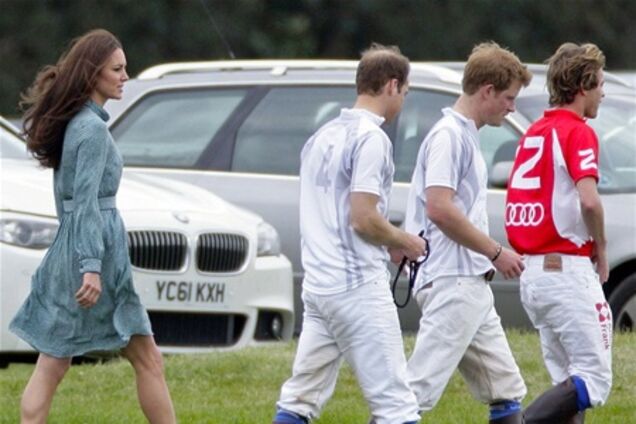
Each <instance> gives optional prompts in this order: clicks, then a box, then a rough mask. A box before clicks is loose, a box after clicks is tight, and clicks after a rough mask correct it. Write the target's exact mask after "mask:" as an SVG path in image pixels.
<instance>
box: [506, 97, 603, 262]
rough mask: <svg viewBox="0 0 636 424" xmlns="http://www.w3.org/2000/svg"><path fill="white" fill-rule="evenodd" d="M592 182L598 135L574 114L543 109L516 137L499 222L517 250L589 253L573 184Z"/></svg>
mask: <svg viewBox="0 0 636 424" xmlns="http://www.w3.org/2000/svg"><path fill="white" fill-rule="evenodd" d="M584 177H593V178H595V179H596V180H597V181H598V138H597V137H596V134H595V133H594V130H593V129H592V128H591V127H590V126H588V125H587V124H586V123H585V120H583V118H581V117H580V116H579V115H577V114H576V113H574V112H572V111H569V110H566V109H553V110H547V111H545V113H544V115H543V117H542V118H541V119H539V120H538V121H537V122H535V123H534V124H532V126H531V127H530V128H529V129H528V131H527V132H526V134H525V135H524V136H523V137H522V138H521V141H520V142H519V146H518V148H517V155H516V157H515V162H514V166H513V168H512V172H511V174H510V179H509V181H508V194H507V197H506V213H505V226H506V233H507V235H508V241H509V242H510V245H511V246H512V247H513V248H514V249H515V250H516V251H517V252H519V253H521V254H544V253H552V252H559V253H564V254H570V255H581V256H591V253H592V245H593V243H592V240H591V238H590V235H589V232H588V231H587V227H586V226H585V223H584V222H583V217H582V215H581V207H580V201H579V195H578V191H577V190H576V183H577V181H579V180H580V179H581V178H584Z"/></svg>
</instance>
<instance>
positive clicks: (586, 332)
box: [521, 255, 613, 406]
mask: <svg viewBox="0 0 636 424" xmlns="http://www.w3.org/2000/svg"><path fill="white" fill-rule="evenodd" d="M561 259H562V263H563V267H562V268H563V270H562V271H560V272H559V271H544V270H543V261H544V256H543V255H532V256H526V257H525V258H524V263H525V266H526V269H525V271H524V272H523V273H522V274H521V301H522V303H523V306H524V308H525V309H526V311H527V312H528V316H529V317H530V320H531V321H532V323H533V325H534V326H535V328H537V329H538V330H539V335H540V337H541V350H542V351H543V359H544V361H545V365H546V368H547V369H548V372H549V373H550V377H551V378H552V383H553V384H558V383H560V382H562V381H563V380H566V379H567V378H568V377H570V376H572V375H577V376H579V377H580V378H582V379H583V381H585V385H586V387H587V391H588V394H589V396H590V403H591V404H592V406H599V405H602V404H604V403H605V401H606V400H607V397H608V396H609V393H610V389H611V387H612V321H613V320H612V311H611V309H610V307H609V304H608V303H607V300H606V299H605V295H604V293H603V287H602V285H601V283H600V282H599V278H598V274H596V272H595V271H594V267H593V265H592V262H591V261H590V259H589V258H587V257H583V256H571V255H561Z"/></svg>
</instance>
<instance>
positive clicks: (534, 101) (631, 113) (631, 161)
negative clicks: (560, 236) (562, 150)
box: [517, 95, 636, 193]
mask: <svg viewBox="0 0 636 424" xmlns="http://www.w3.org/2000/svg"><path fill="white" fill-rule="evenodd" d="M546 108H547V99H546V96H545V95H537V96H527V97H519V98H518V99H517V110H518V111H519V113H521V114H523V115H524V116H525V117H526V118H527V119H528V120H530V121H535V120H537V119H538V118H539V117H541V115H542V114H543V111H544V110H545V109H546ZM587 122H588V124H589V125H590V126H591V127H592V128H594V130H595V131H596V134H597V135H598V138H599V143H600V146H599V147H600V174H601V179H600V181H599V191H602V192H605V193H626V192H629V193H634V192H636V99H634V98H632V97H630V96H618V95H617V96H613V97H607V96H606V97H605V99H604V100H603V103H602V104H601V107H600V109H599V114H598V116H597V117H596V118H595V119H589V120H588V121H587Z"/></svg>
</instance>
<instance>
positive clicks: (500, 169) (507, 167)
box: [489, 160, 514, 188]
mask: <svg viewBox="0 0 636 424" xmlns="http://www.w3.org/2000/svg"><path fill="white" fill-rule="evenodd" d="M513 164H514V162H513V161H511V160H506V161H501V162H497V163H496V164H495V165H494V166H493V167H492V170H491V171H490V177H489V182H490V185H491V186H492V187H495V188H506V187H507V186H508V178H509V177H510V171H512V165H513Z"/></svg>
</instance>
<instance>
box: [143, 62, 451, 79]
mask: <svg viewBox="0 0 636 424" xmlns="http://www.w3.org/2000/svg"><path fill="white" fill-rule="evenodd" d="M357 68H358V61H357V60H322V59H319V60H297V59H290V60H284V59H276V60H220V61H204V62H174V63H164V64H161V65H155V66H152V67H150V68H147V69H145V70H144V71H142V72H141V73H140V74H139V75H137V79H139V80H151V79H158V78H162V77H164V76H166V75H175V74H183V73H190V72H211V71H236V70H252V71H256V70H270V73H271V74H272V75H274V76H282V75H285V73H286V72H287V71H288V70H290V69H291V70H299V69H305V70H306V69H333V70H338V69H340V70H355V69H357ZM411 69H418V70H421V71H425V72H429V73H431V74H433V75H434V76H435V77H437V78H439V79H441V80H443V81H447V82H453V83H455V82H457V81H458V79H459V80H461V76H460V75H459V74H458V73H457V72H455V71H454V70H451V69H448V68H445V67H442V66H438V65H435V64H430V63H422V62H412V63H411Z"/></svg>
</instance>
